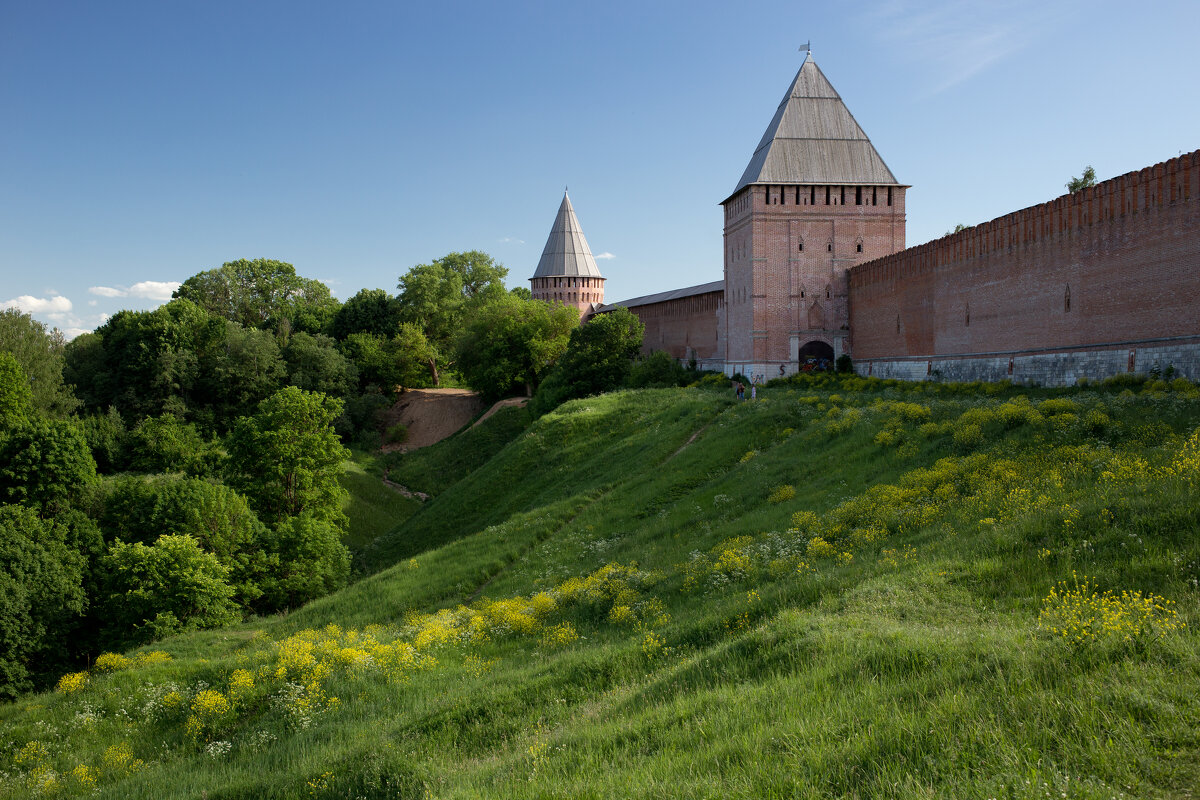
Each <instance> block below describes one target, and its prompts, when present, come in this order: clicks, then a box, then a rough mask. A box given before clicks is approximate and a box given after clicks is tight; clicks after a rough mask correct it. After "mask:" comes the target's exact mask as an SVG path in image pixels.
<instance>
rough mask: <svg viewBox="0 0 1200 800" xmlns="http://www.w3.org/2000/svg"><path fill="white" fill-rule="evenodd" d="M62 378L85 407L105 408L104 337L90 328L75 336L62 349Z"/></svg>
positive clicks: (108, 395) (107, 400) (107, 393)
mask: <svg viewBox="0 0 1200 800" xmlns="http://www.w3.org/2000/svg"><path fill="white" fill-rule="evenodd" d="M62 374H63V381H64V382H65V383H66V384H67V385H68V386H69V387H70V388H71V391H72V392H73V393H74V395H75V396H76V397H77V398H79V401H80V402H81V403H82V404H83V405H84V407H85V408H89V409H92V410H96V409H101V408H105V407H106V406H107V405H109V404H110V403H111V399H112V398H111V387H110V386H109V375H108V363H107V354H106V352H105V350H104V337H103V336H102V335H101V334H99V333H97V332H95V331H92V332H91V333H82V334H80V335H79V336H76V337H75V338H74V339H72V340H71V341H70V342H68V343H67V346H66V347H65V348H64V350H63V373H62Z"/></svg>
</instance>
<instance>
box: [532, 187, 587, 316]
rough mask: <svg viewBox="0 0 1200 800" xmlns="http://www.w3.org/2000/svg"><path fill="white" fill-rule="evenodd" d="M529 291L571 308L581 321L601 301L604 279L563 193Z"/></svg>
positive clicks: (536, 298)
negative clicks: (575, 310) (577, 312)
mask: <svg viewBox="0 0 1200 800" xmlns="http://www.w3.org/2000/svg"><path fill="white" fill-rule="evenodd" d="M529 288H530V291H531V292H532V293H533V298H534V299H535V300H545V301H547V302H551V303H563V304H564V305H568V306H573V307H575V308H576V309H578V310H579V316H580V317H581V318H582V317H588V316H591V314H592V312H593V311H594V310H595V309H597V308H599V307H600V305H601V304H602V303H603V302H604V278H603V277H601V275H600V270H599V268H597V267H596V259H594V258H592V251H591V250H589V249H588V243H587V239H585V238H584V236H583V230H582V229H581V228H580V227H579V220H578V219H576V217H575V209H574V208H572V207H571V198H570V197H568V196H567V193H566V192H563V199H562V205H560V206H559V207H558V216H557V217H555V219H554V227H553V228H551V229H550V236H549V238H547V239H546V248H545V249H544V250H543V251H542V258H541V260H540V261H538V265H537V269H536V270H535V271H534V273H533V277H532V278H530V279H529Z"/></svg>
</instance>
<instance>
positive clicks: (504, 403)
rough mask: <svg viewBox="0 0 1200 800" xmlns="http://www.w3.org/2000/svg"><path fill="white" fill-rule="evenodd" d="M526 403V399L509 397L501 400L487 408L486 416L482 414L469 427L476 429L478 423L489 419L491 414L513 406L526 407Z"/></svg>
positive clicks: (527, 399) (527, 400)
mask: <svg viewBox="0 0 1200 800" xmlns="http://www.w3.org/2000/svg"><path fill="white" fill-rule="evenodd" d="M528 402H529V398H528V397H510V398H508V399H507V400H501V401H499V402H498V403H496V405H494V406H492V407H491V408H489V409H488V410H487V413H486V414H484V415H483V416H482V417H480V418H479V419H477V420H475V424H474V425H472V426H471V427H472V428H474V427H477V426H478V425H479V423H481V422H483V421H484V420H485V419H487V418H488V417H490V416H491V415H492V414H495V413H496V412H497V411H499V410H500V409H502V408H512V407H513V406H523V405H526V404H527V403H528Z"/></svg>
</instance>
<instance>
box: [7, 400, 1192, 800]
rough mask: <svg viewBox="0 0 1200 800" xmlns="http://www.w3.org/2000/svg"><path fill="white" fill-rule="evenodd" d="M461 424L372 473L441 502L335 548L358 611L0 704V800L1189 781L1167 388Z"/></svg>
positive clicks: (195, 645) (120, 660)
mask: <svg viewBox="0 0 1200 800" xmlns="http://www.w3.org/2000/svg"><path fill="white" fill-rule="evenodd" d="M490 424H492V420H489V421H488V423H485V424H484V425H482V426H480V429H477V432H476V433H475V434H472V435H461V434H460V435H459V436H456V437H454V438H452V439H450V440H447V442H444V443H442V444H441V445H438V446H437V447H436V448H429V449H428V450H427V451H421V452H419V453H414V454H410V455H408V456H405V457H404V458H403V459H401V460H400V462H399V463H397V464H394V465H393V477H394V478H395V479H396V480H398V481H400V482H402V483H406V485H412V488H421V489H425V490H432V491H433V493H434V495H435V497H434V498H433V499H432V500H430V501H429V502H428V503H426V504H423V505H422V506H421V507H420V508H419V509H417V510H416V511H415V512H413V513H412V515H411V516H409V517H408V518H407V519H406V520H405V521H404V523H403V524H402V525H400V526H399V527H396V528H394V529H392V530H390V531H389V532H388V533H385V534H384V535H382V536H380V537H379V538H378V539H376V540H375V541H374V542H372V543H370V544H365V543H363V544H365V547H364V549H363V551H362V552H363V553H364V554H365V555H364V556H363V558H364V562H365V563H368V564H369V565H370V566H371V568H373V569H377V570H379V571H377V572H375V574H372V575H371V576H370V577H367V578H365V579H363V580H361V581H359V582H358V583H356V584H354V585H352V586H351V587H349V588H347V589H346V590H344V591H342V592H340V593H338V594H336V595H332V596H330V597H327V598H324V599H322V600H320V601H317V602H315V603H312V604H310V605H308V606H306V607H305V608H303V609H300V610H299V611H296V612H294V613H292V614H290V615H287V616H281V617H276V618H271V619H263V620H256V621H254V622H252V623H247V624H245V625H243V626H240V627H239V628H235V629H229V630H222V631H217V632H209V633H206V634H202V635H192V636H187V637H181V638H178V639H172V640H169V641H165V642H161V643H159V644H157V645H155V646H153V647H151V648H147V649H146V650H145V651H141V652H138V653H130V654H126V655H124V656H106V657H104V658H101V659H100V660H99V661H98V662H97V664H96V666H95V667H94V668H93V669H92V670H91V671H90V672H89V673H86V674H85V673H80V674H77V675H72V676H67V677H66V678H64V680H63V681H62V682H61V683H60V686H59V688H58V689H57V690H56V691H54V692H50V693H46V694H43V695H37V696H31V697H28V698H26V699H24V700H22V701H20V702H18V703H15V704H12V705H9V706H6V707H3V708H0V797H13V798H17V797H21V798H24V797H31V796H39V795H41V796H63V797H70V796H96V797H105V798H107V797H112V798H118V797H119V798H122V800H134V798H162V797H197V798H199V797H206V798H212V799H214V800H215V798H243V797H244V798H259V797H263V798H309V797H329V798H333V797H338V798H342V797H364V798H383V797H414V798H415V797H438V798H459V797H462V798H468V797H471V798H475V797H488V798H490V797H518V798H523V797H529V798H534V797H562V798H568V797H569V798H576V797H595V798H610V797H663V798H667V797H713V798H717V797H720V798H731V797H745V798H769V797H779V798H784V797H788V798H790V797H814V798H815V797H905V798H924V797H997V798H1000V797H1069V798H1110V797H1138V798H1141V797H1189V796H1192V794H1194V792H1195V787H1196V786H1197V785H1200V693H1198V691H1197V690H1198V689H1200V635H1198V634H1197V627H1198V626H1200V586H1198V581H1200V539H1198V536H1197V531H1198V529H1200V501H1198V500H1197V496H1198V495H1197V492H1198V491H1200V436H1197V435H1196V434H1195V433H1193V432H1194V431H1195V430H1196V429H1197V427H1198V426H1200V393H1198V392H1197V390H1196V388H1195V387H1194V386H1192V385H1191V384H1187V383H1185V382H1178V383H1176V384H1171V385H1167V384H1163V383H1161V382H1155V383H1147V384H1136V383H1134V384H1131V385H1130V386H1129V387H1128V388H1126V387H1121V386H1117V387H1100V388H1097V389H1085V390H1072V391H1070V392H1048V391H1025V392H1021V391H1018V390H1014V389H1007V388H1004V387H956V386H939V385H936V384H931V385H927V386H925V385H898V384H885V383H882V382H878V381H866V380H862V379H849V380H845V381H842V382H840V383H837V382H830V383H825V384H822V383H819V382H810V383H794V384H788V385H781V386H777V387H772V388H768V389H766V390H764V391H762V392H760V399H759V400H758V401H757V402H749V401H747V402H743V403H735V402H733V401H732V400H731V399H730V398H729V397H728V396H727V393H722V392H713V391H705V390H700V389H688V390H654V391H641V392H622V393H616V394H612V395H606V396H603V397H598V398H589V399H586V400H582V401H576V402H573V403H570V404H568V405H566V406H564V407H562V408H561V409H559V410H558V411H557V412H555V413H552V414H549V415H547V416H545V417H543V418H541V419H540V420H538V421H536V422H534V423H533V424H532V425H530V426H529V427H528V428H525V422H521V421H519V420H516V419H506V418H503V417H500V416H499V415H498V416H497V421H496V422H495V425H496V427H494V428H489V427H488V425H490ZM502 426H507V427H502ZM480 431H482V432H480ZM485 439H486V444H481V442H483V441H484V440H485ZM509 439H511V441H509ZM505 442H507V443H505ZM481 453H482V456H481V455H480V454H481ZM485 456H486V460H483V457H485ZM367 474H368V473H363V475H364V476H367ZM422 481H424V483H423V484H421V485H417V484H420V482H422ZM407 482H411V484H409V483H407ZM352 483H354V485H358V484H359V483H361V484H362V485H363V489H362V491H363V492H364V495H365V494H367V493H368V492H369V491H371V490H370V489H368V487H367V482H366V481H364V480H363V479H361V478H356V479H355V481H353V482H352ZM362 502H363V509H364V510H363V511H362V514H363V515H364V518H366V515H369V514H374V513H375V512H376V511H377V510H378V508H379V507H382V506H384V505H386V502H385V501H384V500H379V501H378V502H372V501H370V499H369V497H367V499H366V500H363V501H362ZM405 513H407V512H405ZM372 524H373V525H374V528H373V529H376V530H384V529H386V528H387V526H386V524H382V523H381V522H379V521H376V522H375V523H372ZM364 529H365V528H364ZM389 564H390V565H391V566H387V567H386V568H384V567H385V565H389Z"/></svg>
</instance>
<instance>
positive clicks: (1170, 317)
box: [849, 150, 1200, 385]
mask: <svg viewBox="0 0 1200 800" xmlns="http://www.w3.org/2000/svg"><path fill="white" fill-rule="evenodd" d="M1198 298H1200V150H1198V151H1195V152H1192V153H1188V154H1186V155H1183V156H1179V157H1177V158H1173V159H1171V160H1169V161H1166V162H1164V163H1161V164H1156V165H1154V166H1152V167H1147V168H1145V169H1142V170H1139V171H1137V172H1131V173H1128V174H1126V175H1121V176H1119V177H1117V178H1113V179H1112V180H1108V181H1105V182H1103V183H1100V184H1098V185H1096V186H1094V187H1092V188H1089V189H1085V190H1082V191H1080V192H1076V193H1074V194H1070V195H1064V196H1062V197H1059V198H1057V199H1055V200H1052V201H1050V202H1048V203H1043V204H1041V205H1038V206H1034V207H1032V208H1026V209H1023V210H1021V211H1017V212H1014V213H1012V214H1008V215H1006V216H1004V217H1000V218H999V219H995V220H992V221H991V222H986V223H983V224H981V225H976V226H975V227H973V228H970V229H967V230H965V231H962V232H960V233H957V234H953V235H950V236H946V237H943V238H941V239H938V240H935V241H933V242H929V243H927V244H923V245H920V246H918V247H914V248H911V249H909V250H905V251H903V252H899V253H895V254H894V255H888V256H884V257H882V258H877V259H875V260H874V261H871V262H869V263H865V264H861V265H859V266H856V267H854V268H852V269H851V270H850V271H849V320H850V329H851V331H852V338H851V346H852V348H853V350H852V354H853V356H854V359H855V365H856V369H857V370H858V371H859V372H860V373H861V374H872V375H876V376H880V377H899V378H907V379H924V378H927V377H941V378H945V379H952V380H977V379H978V380H1001V379H1004V378H1012V379H1013V380H1015V381H1029V382H1037V383H1042V384H1046V385H1062V384H1069V383H1073V382H1074V381H1075V379H1076V378H1077V377H1081V376H1083V375H1087V376H1088V377H1101V376H1104V375H1107V374H1113V373H1115V372H1118V371H1120V372H1124V371H1131V372H1132V371H1141V372H1145V371H1148V370H1150V369H1151V368H1153V367H1154V366H1155V363H1156V362H1157V364H1158V366H1159V368H1163V369H1165V368H1166V367H1167V366H1168V365H1170V366H1173V367H1175V369H1176V370H1177V371H1179V372H1180V373H1181V374H1183V375H1184V376H1186V377H1190V378H1193V379H1196V378H1200V302H1197V300H1198Z"/></svg>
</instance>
